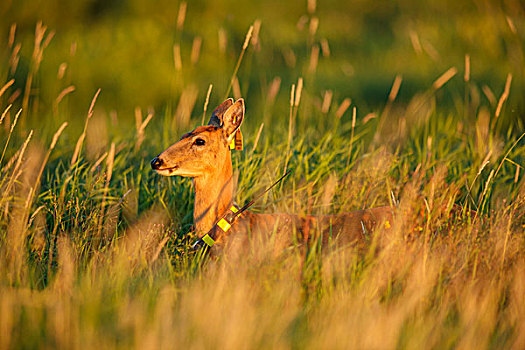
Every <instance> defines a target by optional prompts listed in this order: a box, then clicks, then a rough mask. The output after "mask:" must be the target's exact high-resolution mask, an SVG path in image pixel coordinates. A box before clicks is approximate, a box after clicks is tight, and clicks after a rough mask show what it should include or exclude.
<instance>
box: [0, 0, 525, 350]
mask: <svg viewBox="0 0 525 350" xmlns="http://www.w3.org/2000/svg"><path fill="white" fill-rule="evenodd" d="M75 3H77V5H67V6H70V7H71V8H69V7H67V6H66V5H65V4H61V5H59V4H54V3H49V4H47V5H46V6H44V8H43V9H42V10H39V11H36V8H33V7H32V6H30V4H29V3H28V4H26V2H24V1H21V2H17V3H16V4H14V3H13V4H9V5H2V7H1V8H0V13H1V14H3V15H9V16H11V17H10V18H12V19H13V22H17V23H18V27H17V35H16V36H15V41H14V45H12V46H11V47H10V46H9V42H8V40H7V39H6V38H7V37H8V33H9V27H2V30H3V31H2V33H4V34H3V37H2V39H1V40H2V41H0V44H2V45H3V46H2V47H4V49H5V51H4V52H2V53H0V58H1V59H2V62H4V63H5V64H4V65H2V68H1V69H0V77H2V81H5V83H8V82H9V81H10V80H11V79H14V82H13V83H12V85H9V86H8V87H7V88H6V89H5V90H4V91H3V92H2V94H1V95H0V110H1V111H5V113H4V115H5V117H4V118H3V119H2V122H1V123H0V135H1V138H0V140H1V143H0V147H1V148H2V151H3V150H4V147H5V155H4V156H2V159H1V160H0V190H1V196H0V311H1V312H0V330H1V332H0V333H1V334H2V336H1V337H0V348H2V349H4V348H94V347H99V348H123V349H124V348H155V349H156V348H263V349H265V348H270V347H271V348H312V349H317V348H382V349H383V348H384V349H393V348H400V349H411V348H416V349H420V348H436V349H442V348H467V349H478V348H522V347H524V346H525V338H524V336H523V334H525V316H524V315H525V304H524V301H523V295H525V263H524V261H525V259H524V254H523V252H524V251H525V234H524V232H525V215H524V213H525V181H524V180H523V179H524V177H523V174H524V172H525V169H523V164H525V136H523V135H524V134H523V133H524V116H523V112H522V111H523V99H522V96H523V92H524V87H523V70H522V67H523V64H522V63H523V62H522V57H523V53H524V47H523V45H522V42H523V40H522V39H523V36H524V31H523V30H524V28H525V27H524V24H523V23H524V22H523V9H522V8H521V7H520V5H519V3H518V2H517V1H516V2H512V1H509V2H507V3H506V5H504V6H499V5H498V4H495V3H492V2H476V1H475V2H472V3H469V4H467V5H464V6H461V4H460V3H459V2H457V1H446V2H435V3H434V2H431V3H429V4H427V5H425V6H423V7H422V5H421V4H419V2H416V1H411V0H399V1H396V2H394V3H392V5H388V6H384V7H376V6H374V5H373V4H374V2H371V1H362V2H359V3H356V4H355V7H353V8H351V9H350V8H348V5H344V4H343V3H339V2H327V3H319V4H317V9H316V11H315V12H314V13H312V14H308V12H307V10H306V8H305V7H304V6H305V5H304V4H301V5H293V4H288V3H283V2H267V3H266V5H258V6H255V5H254V6H247V5H246V4H244V5H234V4H232V3H230V2H229V1H219V2H213V3H210V4H207V3H204V2H203V6H197V5H196V4H193V3H189V4H188V10H187V16H186V21H185V25H184V27H183V29H182V30H180V29H177V26H176V18H177V13H178V9H179V7H178V4H177V5H176V6H174V5H173V4H168V3H164V2H163V1H160V2H159V3H158V4H157V8H153V7H152V6H148V5H147V4H146V3H142V2H140V1H133V2H127V3H122V4H121V3H118V2H116V3H114V4H113V5H112V6H109V7H108V8H99V7H96V6H99V5H93V6H95V7H94V8H90V7H89V6H88V5H87V4H88V3H87V2H86V3H84V2H75ZM97 4H98V3H97ZM76 6H78V8H77V7H76ZM88 9H90V10H89V11H88ZM95 10H96V11H95ZM64 11H65V12H66V13H68V14H69V16H63V15H62V16H61V15H60V13H62V12H64ZM90 11H91V12H90ZM93 11H95V12H93ZM97 11H99V12H97ZM37 12H38V14H37ZM228 12H229V13H230V17H228V16H227V13H228ZM139 13H141V14H143V16H138V15H137V14H139ZM241 14H243V16H241ZM303 14H306V17H305V18H306V22H305V23H306V24H305V29H301V28H300V25H299V28H298V26H297V21H298V20H299V18H300V17H301V15H303ZM36 16H41V17H40V18H43V19H44V24H47V25H49V27H50V29H48V30H47V31H46V32H45V35H44V41H45V38H46V37H47V35H49V33H50V31H51V30H54V29H56V34H55V36H54V37H53V38H52V39H51V41H50V42H49V45H48V46H47V47H46V48H45V49H44V50H43V51H39V50H36V53H37V54H40V53H42V54H43V56H42V57H43V59H42V61H41V62H40V63H39V64H36V61H35V60H34V58H32V56H31V55H32V52H33V41H34V25H35V17H36ZM506 16H508V17H509V19H507V18H506ZM290 17H292V18H290ZM313 17H318V18H319V29H318V31H317V32H316V33H314V34H308V26H309V23H310V22H311V20H312V18H313ZM256 18H260V19H261V23H262V24H261V29H260V32H259V40H260V41H259V44H258V46H254V45H253V44H254V43H253V42H252V43H251V44H250V46H249V47H248V49H247V51H246V53H245V55H244V57H243V60H242V62H241V66H240V69H239V72H238V74H237V76H238V80H239V85H240V94H241V95H242V96H243V97H245V100H246V105H247V114H246V118H245V125H243V127H242V130H243V135H244V138H245V150H244V151H243V152H235V153H234V155H233V163H234V169H235V172H236V173H235V176H236V179H237V194H236V200H237V202H238V203H240V204H243V203H245V202H247V201H249V200H250V199H252V198H253V197H254V196H255V195H256V194H257V193H259V192H260V191H262V190H264V189H265V188H266V187H267V186H268V185H270V184H271V183H272V182H273V181H274V180H275V179H276V178H277V177H278V176H279V175H281V174H282V173H283V172H284V169H285V167H287V168H291V169H293V173H292V174H291V175H290V176H289V177H288V178H287V179H286V180H285V182H284V183H283V184H282V185H280V186H277V187H276V188H275V189H274V190H272V191H271V192H270V193H269V194H268V195H265V196H264V197H263V198H262V199H261V200H260V201H258V202H257V203H256V204H255V206H254V208H253V210H254V211H256V212H294V213H313V214H324V213H336V212H343V211H349V210H355V209H361V208H367V207H371V206H375V205H383V204H389V203H391V202H392V201H393V200H395V201H396V202H397V201H399V207H398V211H397V212H398V214H397V217H396V220H395V222H394V223H393V230H392V231H391V233H389V234H385V233H384V232H383V233H381V232H378V233H377V235H372V237H371V238H370V242H368V244H367V245H366V246H365V247H364V248H363V247H360V248H357V247H337V248H335V247H334V248H333V249H323V250H322V251H321V249H320V247H319V246H318V245H315V244H314V245H312V247H311V248H310V249H308V250H305V249H304V248H303V247H300V246H296V247H289V248H287V249H286V250H284V251H281V250H276V249H274V246H273V244H274V243H275V242H274V240H273V239H270V240H269V241H268V242H261V241H259V240H257V239H254V240H252V241H251V242H250V247H248V249H247V250H246V251H242V252H239V251H232V252H230V253H229V254H228V255H226V256H223V257H220V258H219V259H218V260H213V261H209V260H206V259H203V257H202V256H200V255H198V254H195V253H192V252H190V251H189V247H190V245H191V243H193V241H194V238H195V237H194V236H193V234H192V204H193V199H192V186H191V182H190V181H189V180H188V179H181V178H166V177H160V176H158V175H156V174H155V173H153V172H152V171H151V170H150V166H149V161H150V160H151V159H152V158H153V157H154V156H155V155H157V154H158V153H160V152H161V151H162V150H164V149H165V148H166V147H167V146H169V145H170V144H172V143H173V142H175V141H176V140H177V139H178V138H179V136H180V135H181V134H182V133H183V132H187V131H188V130H191V129H192V128H193V127H195V126H197V125H199V123H200V121H201V119H202V106H203V105H204V100H205V99H206V93H207V89H208V86H209V84H213V90H212V95H211V99H210V104H209V106H208V111H209V110H211V109H213V108H214V107H215V105H217V104H218V103H219V102H220V100H221V99H222V97H223V95H224V94H225V93H226V90H227V87H228V84H229V82H230V79H231V76H232V72H233V70H234V67H235V63H236V61H237V58H238V57H239V53H240V51H241V48H242V44H243V42H244V37H245V34H246V32H247V30H248V27H249V25H250V24H251V23H253V21H254V20H255V19H256ZM14 19H16V21H15V20H14ZM299 22H301V21H300V20H299ZM406 23H409V24H410V25H408V26H405V24H406ZM509 23H511V24H512V25H513V26H514V28H515V30H514V29H512V27H511V24H509ZM6 25H9V23H8V24H5V23H3V24H2V26H6ZM220 27H221V28H223V29H224V32H225V33H226V36H227V38H228V44H227V46H226V50H225V51H224V52H221V51H220V48H219V47H220V45H219V44H218V41H217V39H216V38H217V30H218V28H220ZM410 33H416V34H417V36H418V38H419V40H420V41H421V44H422V46H423V49H422V50H423V51H422V52H420V53H418V52H417V47H414V45H413V43H411V35H414V34H410ZM477 33H482V34H483V35H477ZM197 36H200V37H202V38H203V46H202V50H201V53H200V58H199V60H198V61H197V62H196V63H195V64H193V65H192V64H191V63H190V56H191V53H190V51H191V45H192V42H193V40H194V38H195V37H197ZM210 38H214V39H210ZM323 39H326V40H327V41H328V43H329V44H330V55H326V56H323V54H322V52H321V53H320V55H319V62H318V65H317V67H316V70H315V71H310V70H309V68H308V67H309V65H310V55H311V52H312V50H315V49H312V48H313V47H315V46H316V45H318V46H319V47H320V46H321V45H322V40H323ZM72 42H75V43H76V44H77V45H76V52H75V54H74V55H71V54H70V52H71V51H70V50H71V43H72ZM16 43H22V49H21V53H20V63H19V65H17V66H16V67H15V66H14V63H13V62H12V61H10V60H9V58H10V57H11V54H12V52H13V49H14V47H15V46H16ZM174 44H180V45H181V50H182V59H183V60H182V62H183V66H182V69H181V70H180V71H177V70H176V69H175V68H174V66H173V53H172V52H173V50H172V48H173V45H174ZM429 45H430V46H429ZM425 47H426V48H425ZM431 47H433V48H434V49H435V50H436V52H437V53H438V54H439V59H437V60H435V59H434V58H435V57H434V58H432V55H433V51H432V48H431ZM290 52H293V54H291V53H290ZM465 54H469V55H470V61H471V66H472V69H471V75H470V76H469V79H464V73H465V66H464V59H465ZM37 56H38V55H37ZM291 56H293V57H295V63H294V64H293V61H294V59H292V58H290V57H291ZM290 60H291V61H290ZM62 62H66V63H67V68H66V71H65V72H66V73H65V75H64V76H63V77H60V76H59V77H57V70H58V67H59V66H60V64H61V63H62ZM13 67H14V68H13ZM31 67H32V68H31ZM451 67H455V68H456V70H457V73H456V74H455V75H454V76H453V77H451V78H450V79H448V80H447V81H442V82H444V84H438V85H439V86H438V85H436V84H437V83H435V82H436V81H439V79H438V78H439V77H440V76H441V75H442V74H443V73H445V72H446V71H447V70H448V69H449V68H451ZM12 68H13V69H12ZM113 68H114V69H113ZM345 72H346V73H345ZM508 73H511V74H512V82H511V84H510V86H509V87H510V90H509V95H508V99H505V98H502V95H504V93H503V91H504V86H505V81H506V79H507V74H508ZM398 74H399V75H400V76H402V79H403V80H402V83H401V89H400V90H399V94H398V95H397V96H396V97H395V99H393V100H392V101H391V102H387V98H388V95H389V92H390V89H391V85H392V82H393V80H394V77H395V76H396V75H398ZM30 77H31V78H30ZM275 77H280V78H281V83H280V88H279V89H278V90H275V91H274V96H275V98H274V97H272V92H271V87H270V86H271V82H272V80H273V79H274V78H275ZM299 77H302V78H303V79H304V88H303V91H302V94H301V99H300V101H298V102H299V103H298V106H297V107H294V109H293V111H292V113H291V114H292V126H293V129H292V133H291V135H292V138H291V142H290V143H289V142H288V135H289V129H288V126H289V115H290V105H289V100H290V90H291V86H292V84H297V81H298V78H299ZM31 79H32V82H31V84H30V89H29V91H30V95H25V94H24V91H25V87H26V86H27V82H28V80H31ZM3 84H4V83H2V84H0V85H2V86H3ZM70 85H74V86H75V89H76V90H75V92H71V93H69V94H67V95H65V96H64V97H63V98H62V99H61V100H60V101H59V102H58V103H57V97H58V95H59V94H60V92H61V91H63V89H64V88H66V87H67V86H70ZM98 88H101V92H100V95H98V96H97V98H96V99H95V100H94V102H92V100H93V98H94V95H95V92H96V91H97V89H98ZM0 89H1V86H0ZM326 90H331V91H332V93H333V94H332V100H331V104H330V108H328V109H327V110H325V111H323V108H322V105H323V99H324V98H325V96H326ZM17 91H20V93H19V94H18V93H17ZM490 91H492V94H494V97H492V96H491V92H490ZM238 93H239V91H236V89H235V87H234V89H233V91H232V93H230V94H238ZM195 94H196V97H195ZM26 96H27V98H26ZM181 96H183V100H184V101H189V100H192V99H193V98H195V105H194V106H182V107H180V108H179V99H181ZM192 96H193V97H192ZM346 97H351V98H352V104H351V105H350V107H349V108H348V109H347V110H346V111H345V113H343V115H342V117H340V118H339V117H337V114H338V107H339V106H340V105H341V103H342V102H343V100H344V99H345V98H346ZM500 102H501V110H500V112H499V114H498V104H500ZM90 103H93V109H92V112H93V113H92V114H91V113H90V112H88V111H89V109H90ZM137 106H138V107H137ZM354 107H355V108H356V121H355V125H353V123H352V110H353V108H354ZM136 108H138V109H136ZM20 109H22V112H21V114H20V117H19V119H18V121H17V123H16V124H15V122H14V120H15V116H16V114H17V113H18V112H19V111H20ZM138 111H140V114H141V117H140V118H139V121H141V122H143V121H145V120H146V118H147V115H148V114H149V113H150V112H151V113H152V115H153V117H152V119H151V121H149V122H148V123H147V125H144V126H145V127H144V128H140V127H136V126H135V124H136V115H137V114H139V112H138ZM88 115H90V116H89V117H88ZM207 117H209V112H208V115H207ZM63 122H67V123H68V125H67V127H65V129H63V131H62V132H61V133H60V134H55V133H56V132H57V130H59V128H60V126H61V125H62V123H63ZM262 123H264V127H263V128H262V132H261V135H260V138H259V139H258V142H257V144H256V145H255V140H256V136H257V132H258V130H259V128H260V127H261V124H262ZM138 124H139V125H140V124H141V123H138ZM31 130H32V134H31V138H30V139H29V140H28V141H27V138H28V135H29V134H30V132H31ZM83 130H85V132H86V133H85V138H83V139H82V136H81V135H82V133H83ZM54 135H55V138H56V140H57V143H56V145H54V147H51V145H52V140H53V136H54ZM79 139H81V140H83V141H82V142H81V143H78V140H79ZM77 145H80V148H78V152H76V151H75V150H76V149H77ZM288 150H289V152H288ZM75 154H77V155H78V157H75ZM73 158H75V159H74V161H72V159H73ZM40 169H43V170H42V172H41V173H40ZM325 248H326V247H325Z"/></svg>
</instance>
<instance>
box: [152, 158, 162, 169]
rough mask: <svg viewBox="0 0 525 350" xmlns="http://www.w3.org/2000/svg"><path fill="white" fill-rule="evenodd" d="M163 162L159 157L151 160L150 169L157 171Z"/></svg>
mask: <svg viewBox="0 0 525 350" xmlns="http://www.w3.org/2000/svg"><path fill="white" fill-rule="evenodd" d="M163 163H164V162H163V161H162V159H159V157H155V158H153V160H152V161H151V169H153V170H158V169H159V168H160V167H161V165H162V164H163Z"/></svg>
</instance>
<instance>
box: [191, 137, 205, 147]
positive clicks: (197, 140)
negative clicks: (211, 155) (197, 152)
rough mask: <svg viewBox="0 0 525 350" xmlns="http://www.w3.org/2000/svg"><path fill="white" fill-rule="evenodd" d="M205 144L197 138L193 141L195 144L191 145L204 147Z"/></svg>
mask: <svg viewBox="0 0 525 350" xmlns="http://www.w3.org/2000/svg"><path fill="white" fill-rule="evenodd" d="M205 143H206V141H204V139H201V138H198V139H196V140H195V142H193V144H194V145H197V146H204V144H205Z"/></svg>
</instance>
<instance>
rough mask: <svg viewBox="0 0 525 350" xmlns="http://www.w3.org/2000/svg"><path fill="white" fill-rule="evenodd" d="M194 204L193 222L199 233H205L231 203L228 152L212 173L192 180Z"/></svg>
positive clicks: (230, 166)
mask: <svg viewBox="0 0 525 350" xmlns="http://www.w3.org/2000/svg"><path fill="white" fill-rule="evenodd" d="M194 185H195V204H194V207H193V222H194V224H195V228H196V230H197V231H198V232H200V233H206V232H208V231H209V230H211V228H212V227H213V225H215V223H216V222H217V220H218V219H219V217H220V216H221V215H223V214H224V213H225V212H226V210H227V209H228V208H229V207H230V206H231V204H232V202H233V170H232V161H231V155H230V152H229V151H228V152H227V156H226V157H225V160H224V163H223V164H218V166H217V167H215V168H214V169H213V171H212V172H210V173H208V174H205V175H203V176H199V177H196V178H194Z"/></svg>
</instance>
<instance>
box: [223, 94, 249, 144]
mask: <svg viewBox="0 0 525 350" xmlns="http://www.w3.org/2000/svg"><path fill="white" fill-rule="evenodd" d="M243 120H244V100H243V99H242V98H240V99H238V100H237V101H235V103H234V104H233V105H232V106H231V107H230V108H228V109H227V110H226V112H224V114H223V116H222V124H223V125H222V130H223V133H224V136H225V137H226V140H227V141H228V142H231V140H232V138H233V137H234V135H235V132H236V131H237V129H239V127H240V126H241V124H242V121H243Z"/></svg>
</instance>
